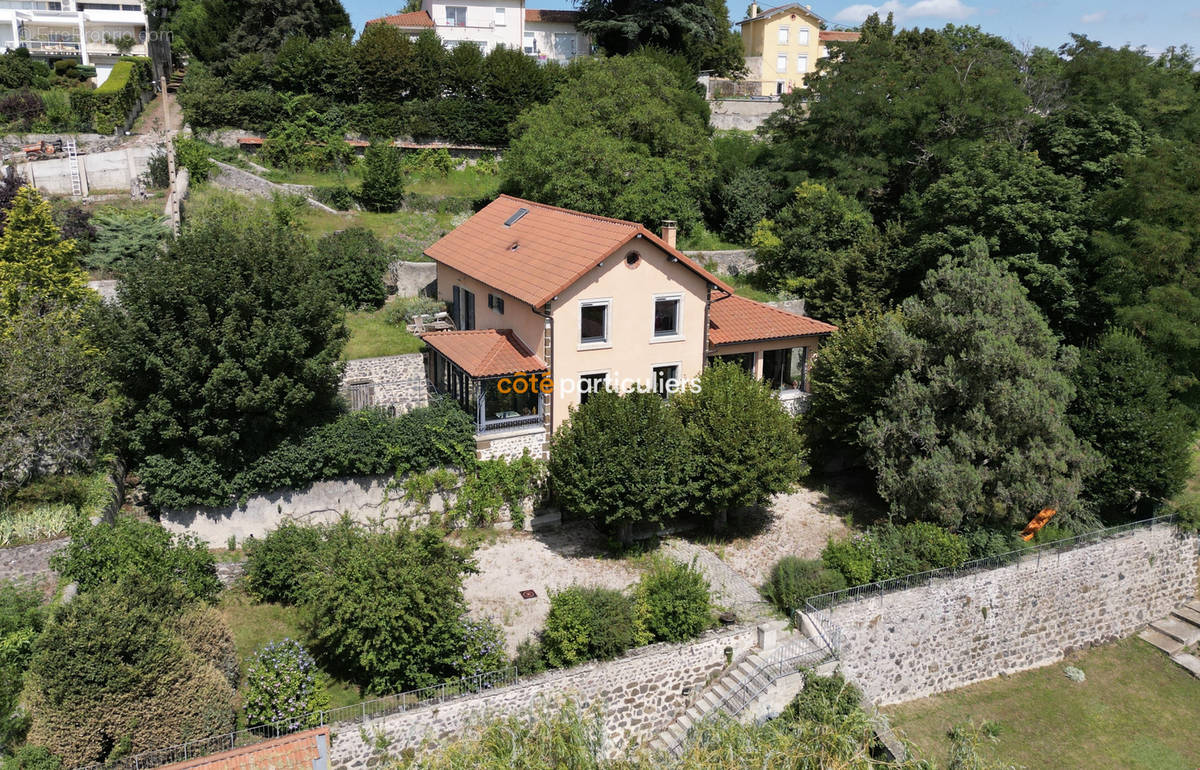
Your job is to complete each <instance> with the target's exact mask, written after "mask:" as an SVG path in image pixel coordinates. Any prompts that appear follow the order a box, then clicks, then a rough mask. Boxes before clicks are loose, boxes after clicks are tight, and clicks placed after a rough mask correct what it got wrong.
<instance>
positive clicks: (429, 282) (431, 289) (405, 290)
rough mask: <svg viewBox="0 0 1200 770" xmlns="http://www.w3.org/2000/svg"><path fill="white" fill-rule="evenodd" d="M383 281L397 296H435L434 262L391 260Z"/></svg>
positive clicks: (435, 268) (435, 277)
mask: <svg viewBox="0 0 1200 770" xmlns="http://www.w3.org/2000/svg"><path fill="white" fill-rule="evenodd" d="M383 282H384V283H386V284H387V285H388V286H389V287H391V288H392V289H393V292H392V293H393V294H395V295H396V296H397V297H417V296H424V297H436V296H437V263H436V262H393V263H391V264H390V265H388V271H387V275H385V276H384V278H383Z"/></svg>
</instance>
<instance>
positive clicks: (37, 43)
mask: <svg viewBox="0 0 1200 770" xmlns="http://www.w3.org/2000/svg"><path fill="white" fill-rule="evenodd" d="M19 45H20V46H21V47H23V48H24V49H25V50H27V51H29V52H30V53H45V54H59V53H79V51H80V46H79V41H78V40H21V41H20V42H19Z"/></svg>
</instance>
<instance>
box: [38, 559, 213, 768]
mask: <svg viewBox="0 0 1200 770" xmlns="http://www.w3.org/2000/svg"><path fill="white" fill-rule="evenodd" d="M176 590H177V589H176V588H175V587H174V586H173V585H172V584H171V583H159V582H155V581H152V580H147V579H146V578H145V577H144V576H142V575H140V574H137V573H133V574H128V575H126V576H124V577H123V578H122V579H121V580H120V582H116V583H106V584H103V585H101V586H98V587H96V588H94V589H92V590H89V591H86V592H83V593H81V594H80V595H79V596H78V597H76V598H75V600H74V601H72V602H71V603H69V604H66V605H61V606H59V607H58V608H56V609H55V611H54V614H53V616H52V617H51V620H50V621H49V622H48V623H47V625H46V629H45V631H44V632H43V633H42V635H41V636H40V637H39V638H38V641H37V642H36V643H35V645H34V652H33V658H32V661H31V664H30V668H29V673H28V674H27V681H26V687H25V698H26V703H27V706H28V708H29V711H30V713H31V714H32V715H33V722H32V724H31V726H30V730H29V736H28V740H29V742H30V743H31V744H34V745H40V746H45V747H46V748H47V749H49V750H50V751H51V752H53V753H54V754H57V755H59V756H61V757H62V758H63V762H64V764H66V765H67V766H69V767H79V766H81V765H86V764H90V763H93V762H103V761H105V760H108V759H110V758H115V756H117V755H118V754H120V753H137V752H141V751H147V750H150V749H157V748H162V747H164V746H170V745H173V744H177V743H182V742H183V741H184V740H187V739H191V738H196V737H200V736H206V735H216V734H220V733H224V732H228V731H230V730H231V729H233V727H234V724H235V719H234V710H233V699H234V693H233V688H232V687H230V685H229V682H228V681H227V679H226V678H225V676H224V675H222V674H221V673H220V672H219V671H217V670H216V669H215V668H214V667H213V666H212V665H211V664H210V663H208V662H207V661H205V660H203V659H201V658H200V657H199V656H198V655H196V654H194V653H192V652H191V651H190V650H188V649H187V648H186V647H185V646H184V645H183V643H182V641H181V640H180V637H179V635H178V633H177V631H176V628H175V624H176V618H177V614H176V613H177V609H176V608H177V602H178V597H176V596H174V594H175V593H176Z"/></svg>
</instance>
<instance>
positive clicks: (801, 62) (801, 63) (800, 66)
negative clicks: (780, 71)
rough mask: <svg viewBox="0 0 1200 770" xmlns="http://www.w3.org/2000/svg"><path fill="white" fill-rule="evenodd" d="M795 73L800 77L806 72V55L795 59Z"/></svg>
mask: <svg viewBox="0 0 1200 770" xmlns="http://www.w3.org/2000/svg"><path fill="white" fill-rule="evenodd" d="M796 71H797V72H799V73H800V74H801V75H803V74H804V73H806V72H808V57H807V56H806V55H804V54H801V55H799V56H797V57H796Z"/></svg>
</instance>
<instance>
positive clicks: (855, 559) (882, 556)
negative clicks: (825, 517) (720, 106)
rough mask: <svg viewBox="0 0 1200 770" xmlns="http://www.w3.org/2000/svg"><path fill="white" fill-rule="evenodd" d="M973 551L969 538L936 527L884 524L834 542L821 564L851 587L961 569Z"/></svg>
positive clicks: (823, 554) (934, 525)
mask: <svg viewBox="0 0 1200 770" xmlns="http://www.w3.org/2000/svg"><path fill="white" fill-rule="evenodd" d="M970 550H971V549H970V544H969V543H968V541H967V539H966V538H964V537H962V536H961V535H956V534H954V533H952V532H949V531H947V530H945V529H943V528H941V527H939V526H937V525H936V524H931V523H929V522H913V523H910V524H905V525H903V526H896V525H894V524H885V525H884V526H882V527H877V528H875V529H873V530H871V531H869V532H864V533H860V534H857V535H855V536H854V537H852V538H850V539H848V540H842V541H839V542H834V541H832V540H831V541H830V542H829V544H828V545H826V546H825V550H824V551H822V552H821V561H823V562H824V563H825V565H826V566H827V567H829V568H830V569H835V570H837V571H838V572H841V573H842V575H843V576H844V577H845V578H846V582H847V583H848V584H849V585H852V586H856V585H864V584H866V583H874V582H878V581H881V580H891V579H893V578H898V577H903V576H905V575H912V574H915V573H918V572H927V571H929V570H933V569H940V568H944V567H950V568H953V567H959V566H962V564H963V563H964V562H965V561H966V560H967V558H968V557H969V556H970Z"/></svg>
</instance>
